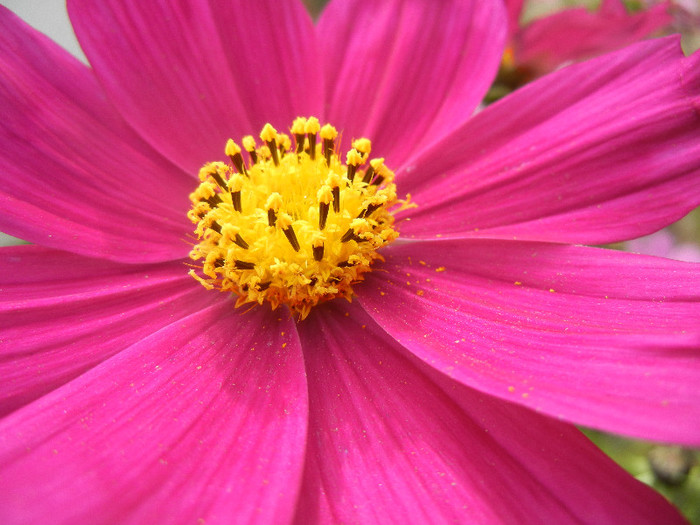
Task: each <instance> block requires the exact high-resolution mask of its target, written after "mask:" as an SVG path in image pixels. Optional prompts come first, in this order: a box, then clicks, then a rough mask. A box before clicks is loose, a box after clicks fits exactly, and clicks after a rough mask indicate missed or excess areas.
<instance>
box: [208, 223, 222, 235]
mask: <svg viewBox="0 0 700 525" xmlns="http://www.w3.org/2000/svg"><path fill="white" fill-rule="evenodd" d="M209 228H211V229H212V230H214V231H215V232H216V233H218V234H221V224H219V223H218V222H216V221H213V222H212V223H211V224H210V225H209Z"/></svg>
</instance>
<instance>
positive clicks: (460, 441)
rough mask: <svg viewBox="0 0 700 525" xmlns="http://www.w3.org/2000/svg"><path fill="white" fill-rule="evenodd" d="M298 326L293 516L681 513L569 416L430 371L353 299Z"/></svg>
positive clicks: (424, 518)
mask: <svg viewBox="0 0 700 525" xmlns="http://www.w3.org/2000/svg"><path fill="white" fill-rule="evenodd" d="M346 314H347V317H346ZM299 329H300V337H301V339H302V341H303V342H304V345H305V348H308V349H309V351H308V352H306V354H305V357H306V364H307V370H308V381H309V407H310V422H309V448H308V453H307V464H306V469H305V474H304V485H303V489H302V497H301V499H300V504H299V511H298V513H297V516H296V522H297V523H377V522H383V521H385V520H386V518H387V516H391V518H392V520H393V521H395V522H397V523H455V522H460V523H461V522H469V523H540V522H542V521H544V520H543V517H544V516H546V521H548V522H553V523H581V522H589V523H599V524H605V523H609V524H613V523H614V524H619V523H629V524H638V523H649V524H651V523H660V522H663V523H682V522H683V521H682V519H681V518H680V516H679V515H678V513H677V512H676V511H675V510H674V509H673V508H672V507H671V506H670V505H669V504H668V503H667V502H666V501H664V500H663V498H662V497H661V496H659V495H658V494H654V493H653V491H652V490H651V489H649V488H648V487H645V486H644V485H642V484H641V483H639V482H637V481H636V480H634V479H633V478H631V477H630V476H629V475H628V474H626V473H625V472H624V471H623V470H622V469H620V468H619V467H618V466H616V465H615V464H614V463H612V461H611V460H610V459H608V458H606V457H605V456H604V455H603V454H602V453H601V452H600V451H599V450H598V449H596V447H595V446H593V445H592V444H591V443H590V442H589V441H588V440H587V439H586V438H585V437H583V436H582V435H581V434H580V433H579V432H578V430H576V429H575V428H573V427H572V426H570V425H567V424H564V423H561V422H558V421H555V420H553V419H551V418H548V417H545V416H542V415H539V414H536V413H533V412H531V411H529V410H527V409H524V408H521V407H518V406H516V405H512V404H510V403H506V402H503V401H501V400H498V399H495V398H493V397H491V396H488V395H484V394H481V393H478V392H476V391H474V390H471V389H469V388H466V387H464V386H462V385H459V384H457V383H456V382H454V381H452V380H450V379H449V378H447V377H445V376H442V375H441V374H439V373H437V372H435V371H434V370H433V371H432V372H433V373H432V375H431V376H430V375H429V374H430V373H431V369H430V367H428V366H427V365H425V364H424V363H421V362H420V361H418V360H416V359H415V358H413V357H412V356H407V355H406V352H405V350H404V349H402V348H401V347H400V346H399V345H398V344H397V343H396V341H394V340H392V338H391V337H389V336H388V335H387V334H386V333H385V332H384V331H383V330H382V328H381V327H379V326H378V325H377V324H376V323H375V322H374V321H372V319H371V318H370V317H369V316H367V314H366V313H364V312H362V310H361V308H359V307H357V306H354V305H351V306H346V305H345V304H337V303H336V304H332V305H327V307H322V308H320V309H319V310H318V311H317V312H314V313H312V314H311V315H310V316H309V318H308V319H307V320H306V321H305V323H304V324H302V325H300V326H299ZM553 462H555V463H556V465H557V467H556V468H552V464H553ZM581 501H586V502H589V504H587V505H581ZM515 502H517V503H515Z"/></svg>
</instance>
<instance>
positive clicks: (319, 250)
mask: <svg viewBox="0 0 700 525" xmlns="http://www.w3.org/2000/svg"><path fill="white" fill-rule="evenodd" d="M313 252H314V260H316V261H320V260H321V259H323V244H322V245H321V246H314V247H313Z"/></svg>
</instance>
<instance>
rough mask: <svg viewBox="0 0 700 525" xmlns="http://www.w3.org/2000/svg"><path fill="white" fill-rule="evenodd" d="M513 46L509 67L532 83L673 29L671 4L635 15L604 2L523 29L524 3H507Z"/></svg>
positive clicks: (616, 2) (618, 0)
mask: <svg viewBox="0 0 700 525" xmlns="http://www.w3.org/2000/svg"><path fill="white" fill-rule="evenodd" d="M505 4H506V8H507V10H508V28H509V45H508V47H507V51H506V55H505V57H504V68H505V69H506V70H508V71H510V74H511V75H516V74H517V75H518V76H520V77H523V80H522V81H521V83H522V82H527V81H529V80H531V79H533V78H535V77H538V76H541V75H544V74H546V73H548V72H550V71H553V70H554V69H556V68H557V67H560V66H561V65H563V64H567V63H570V62H572V61H578V60H584V59H587V58H592V57H595V56H598V55H601V54H603V53H607V52H609V51H614V50H615V49H619V48H621V47H623V46H626V45H629V44H631V43H633V42H636V41H638V40H641V39H643V38H647V37H648V36H650V35H652V34H654V33H656V32H658V31H659V30H662V29H664V28H667V27H669V26H670V24H671V22H672V17H671V14H670V13H669V5H668V3H667V2H658V1H656V2H653V5H650V6H648V8H645V9H643V10H640V11H638V12H634V13H632V12H629V11H628V10H627V8H626V7H625V4H624V2H623V1H622V0H602V1H601V3H600V7H599V8H598V9H597V10H595V11H589V10H588V9H586V8H584V7H578V8H571V9H564V10H562V11H559V12H556V13H554V14H551V15H549V16H545V17H542V18H539V19H537V20H535V21H533V22H530V23H529V24H526V25H524V26H521V24H520V19H521V16H522V12H523V4H524V0H505Z"/></svg>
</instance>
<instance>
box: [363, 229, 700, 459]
mask: <svg viewBox="0 0 700 525" xmlns="http://www.w3.org/2000/svg"><path fill="white" fill-rule="evenodd" d="M385 255H386V259H387V260H386V263H385V265H384V268H383V269H384V270H386V272H373V273H372V274H371V275H369V277H368V278H367V285H366V286H363V287H362V288H360V289H359V290H358V294H359V296H360V300H361V302H362V304H363V305H364V306H365V308H366V309H367V310H368V311H369V312H370V313H371V315H372V316H373V317H374V318H375V319H376V320H377V322H378V323H379V324H380V325H381V326H382V327H383V328H384V329H385V330H387V332H389V333H390V334H391V335H392V336H394V337H395V338H396V339H397V340H398V341H399V342H400V343H401V344H402V345H403V346H405V347H406V348H407V349H409V350H410V351H412V352H413V353H414V354H416V355H417V356H418V357H420V358H421V359H423V360H424V361H425V362H426V363H428V364H430V365H431V366H433V367H435V368H437V369H438V370H440V371H442V372H444V373H445V374H447V375H449V376H450V377H452V378H454V379H455V380H457V381H460V382H463V383H465V384H467V385H470V386H473V387H474V388H477V389H478V390H480V391H482V392H487V393H489V394H492V395H494V396H496V397H499V398H502V399H505V400H508V401H511V402H514V403H519V404H522V405H525V406H528V407H530V408H532V409H535V410H537V411H541V412H543V413H546V414H549V415H551V416H554V417H557V418H561V419H564V420H567V421H571V422H574V423H579V424H583V425H588V426H592V427H596V428H600V429H603V430H608V431H613V432H618V433H623V434H628V435H632V436H637V437H643V438H649V439H655V440H660V441H668V442H678V443H685V444H689V445H698V444H699V443H700V408H699V407H700V391H699V390H698V388H697V385H698V382H700V361H699V360H698V357H699V352H700V350H699V349H700V296H699V295H698V291H699V290H700V271H698V266H697V265H696V264H693V263H682V262H678V261H671V260H666V259H659V258H655V257H648V256H641V255H639V256H636V255H632V254H629V253H621V252H616V251H611V250H600V249H595V248H585V247H573V246H562V245H556V244H544V243H530V242H514V241H496V240H463V241H439V242H429V243H406V244H404V245H402V246H395V247H391V249H387V250H385Z"/></svg>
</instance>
